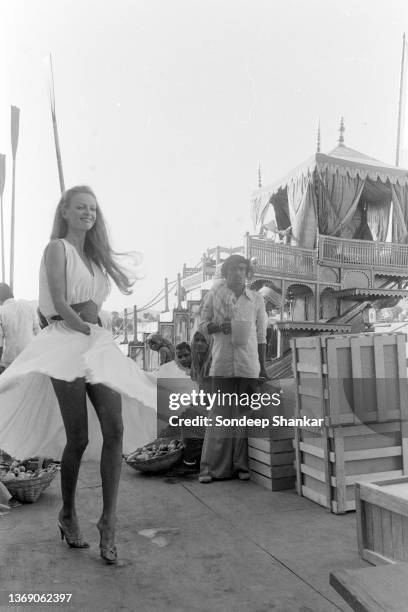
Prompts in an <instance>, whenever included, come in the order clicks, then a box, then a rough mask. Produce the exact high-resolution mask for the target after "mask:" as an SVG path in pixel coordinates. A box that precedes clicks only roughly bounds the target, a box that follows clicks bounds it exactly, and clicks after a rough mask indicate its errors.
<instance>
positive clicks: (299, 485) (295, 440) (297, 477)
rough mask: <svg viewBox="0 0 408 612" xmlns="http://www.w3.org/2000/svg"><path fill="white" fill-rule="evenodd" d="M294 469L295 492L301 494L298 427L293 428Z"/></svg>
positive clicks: (300, 454)
mask: <svg viewBox="0 0 408 612" xmlns="http://www.w3.org/2000/svg"><path fill="white" fill-rule="evenodd" d="M294 446H295V469H296V493H297V494H298V495H302V474H301V471H300V467H301V464H302V451H301V448H300V431H299V429H298V428H296V429H295V439H294Z"/></svg>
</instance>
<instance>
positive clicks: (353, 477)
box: [345, 470, 402, 486]
mask: <svg viewBox="0 0 408 612" xmlns="http://www.w3.org/2000/svg"><path fill="white" fill-rule="evenodd" d="M395 476H402V470H393V471H392V472H369V473H368V474H350V475H348V476H346V479H345V481H346V486H347V485H352V484H355V483H356V482H359V481H361V482H373V481H375V480H378V479H380V478H394V477H395Z"/></svg>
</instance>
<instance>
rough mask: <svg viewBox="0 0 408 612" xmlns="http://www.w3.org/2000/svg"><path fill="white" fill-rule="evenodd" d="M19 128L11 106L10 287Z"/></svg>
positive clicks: (12, 268) (12, 282)
mask: <svg viewBox="0 0 408 612" xmlns="http://www.w3.org/2000/svg"><path fill="white" fill-rule="evenodd" d="M19 128H20V109H19V108H17V106H12V107H11V152H12V156H13V174H12V192H11V228H10V233H11V235H10V289H11V290H12V291H13V287H14V237H15V223H16V155H17V146H18V136H19Z"/></svg>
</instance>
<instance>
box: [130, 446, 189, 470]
mask: <svg viewBox="0 0 408 612" xmlns="http://www.w3.org/2000/svg"><path fill="white" fill-rule="evenodd" d="M183 452H184V448H183V447H179V448H176V449H174V450H173V451H169V452H167V453H166V454H165V455H159V456H158V457H151V458H150V459H140V460H139V459H132V460H130V461H128V460H127V459H126V463H127V465H129V466H130V467H131V468H133V469H134V470H137V471H138V472H164V471H166V470H169V469H170V468H172V467H173V466H174V465H176V463H178V462H179V461H180V460H181V458H182V456H183Z"/></svg>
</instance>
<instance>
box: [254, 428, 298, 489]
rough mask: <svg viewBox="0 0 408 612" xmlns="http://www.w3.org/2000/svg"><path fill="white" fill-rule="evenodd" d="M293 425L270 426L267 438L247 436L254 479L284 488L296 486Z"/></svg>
mask: <svg viewBox="0 0 408 612" xmlns="http://www.w3.org/2000/svg"><path fill="white" fill-rule="evenodd" d="M293 438H294V430H293V427H271V428H270V429H269V431H268V437H267V438H255V437H254V438H248V457H249V469H250V474H251V480H253V482H256V483H257V484H259V485H261V486H262V487H265V489H269V490H270V491H281V490H283V489H293V488H294V486H295V474H296V472H295V467H294V459H295V453H294V450H293Z"/></svg>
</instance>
